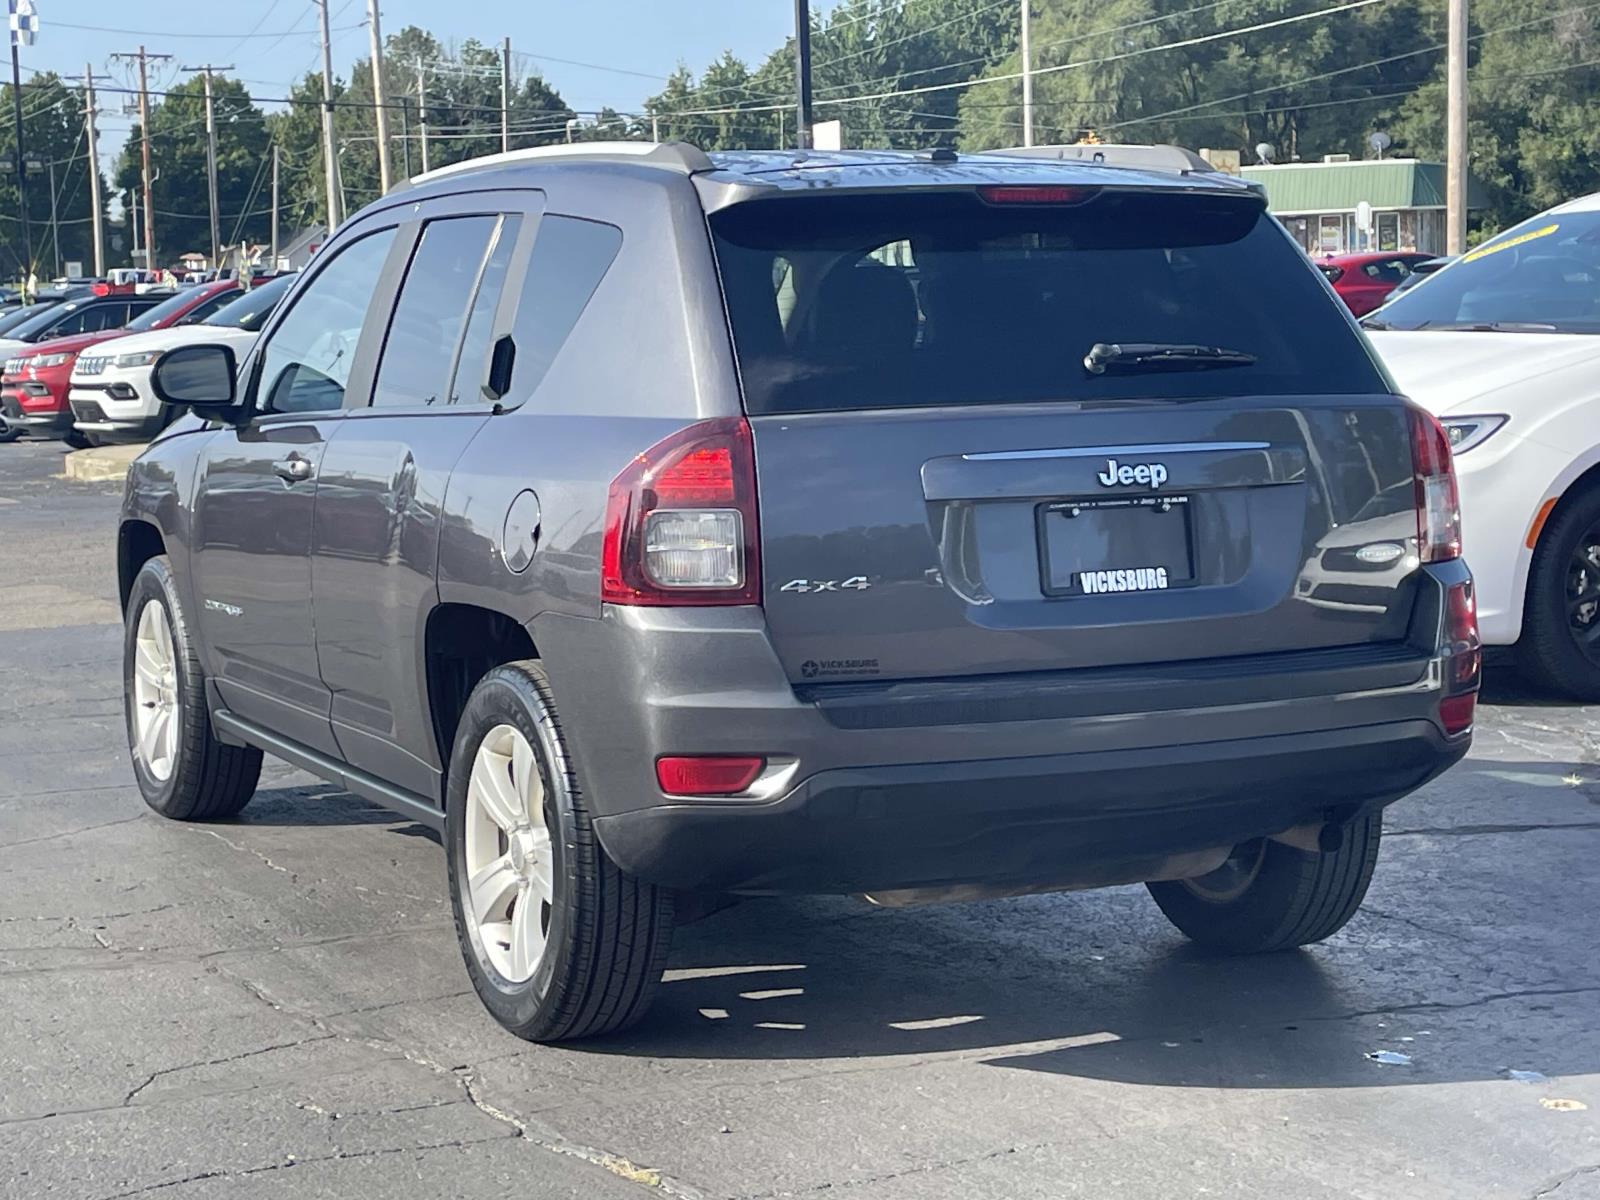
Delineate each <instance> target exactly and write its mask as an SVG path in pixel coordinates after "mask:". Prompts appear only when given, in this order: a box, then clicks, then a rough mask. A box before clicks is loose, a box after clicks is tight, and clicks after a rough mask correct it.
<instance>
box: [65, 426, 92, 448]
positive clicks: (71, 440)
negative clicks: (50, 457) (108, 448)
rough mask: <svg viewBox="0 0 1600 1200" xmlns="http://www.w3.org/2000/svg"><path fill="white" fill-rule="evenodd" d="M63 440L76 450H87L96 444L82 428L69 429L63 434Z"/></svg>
mask: <svg viewBox="0 0 1600 1200" xmlns="http://www.w3.org/2000/svg"><path fill="white" fill-rule="evenodd" d="M61 440H62V441H63V442H65V443H66V444H67V445H68V446H69V447H71V448H72V449H74V450H87V449H88V448H89V447H90V446H92V445H94V443H93V442H91V441H90V440H89V435H88V434H86V433H84V432H83V431H82V430H81V429H69V430H67V431H66V432H65V433H64V434H62V435H61Z"/></svg>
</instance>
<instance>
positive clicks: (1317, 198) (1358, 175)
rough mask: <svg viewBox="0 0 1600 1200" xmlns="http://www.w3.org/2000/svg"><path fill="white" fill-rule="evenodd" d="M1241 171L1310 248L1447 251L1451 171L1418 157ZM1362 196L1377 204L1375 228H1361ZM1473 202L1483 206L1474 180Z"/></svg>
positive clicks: (1341, 159)
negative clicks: (1446, 215)
mask: <svg viewBox="0 0 1600 1200" xmlns="http://www.w3.org/2000/svg"><path fill="white" fill-rule="evenodd" d="M1240 174H1241V175H1242V176H1243V177H1244V178H1246V179H1249V180H1252V181H1254V182H1257V183H1260V184H1261V185H1262V186H1263V187H1264V188H1266V190H1267V209H1268V211H1270V212H1271V213H1272V214H1273V216H1275V217H1277V218H1278V220H1280V221H1282V222H1283V224H1284V227H1285V228H1287V229H1288V230H1289V232H1290V233H1291V234H1293V235H1294V238H1295V240H1296V241H1297V242H1299V243H1300V245H1301V246H1302V247H1304V248H1305V251H1306V253H1307V254H1311V255H1316V256H1321V255H1324V254H1347V253H1355V252H1358V251H1363V250H1380V251H1387V250H1416V251H1420V252H1421V253H1424V254H1443V253H1444V252H1445V222H1444V211H1445V169H1444V164H1443V163H1433V162H1421V161H1419V160H1417V159H1414V158H1380V159H1366V160H1351V159H1349V158H1348V157H1345V156H1341V155H1330V156H1329V158H1328V159H1327V160H1324V161H1323V162H1311V163H1282V164H1274V165H1263V166H1257V167H1245V168H1243V169H1242V170H1241V171H1240ZM1362 201H1366V202H1367V203H1368V204H1370V205H1371V206H1372V212H1373V222H1372V229H1371V231H1370V233H1369V232H1364V231H1362V230H1361V229H1359V228H1357V226H1356V210H1357V207H1358V206H1359V205H1360V204H1361V202H1362ZM1468 207H1469V208H1480V207H1482V198H1481V196H1480V194H1479V192H1478V189H1477V187H1476V185H1475V184H1473V183H1469V187H1468Z"/></svg>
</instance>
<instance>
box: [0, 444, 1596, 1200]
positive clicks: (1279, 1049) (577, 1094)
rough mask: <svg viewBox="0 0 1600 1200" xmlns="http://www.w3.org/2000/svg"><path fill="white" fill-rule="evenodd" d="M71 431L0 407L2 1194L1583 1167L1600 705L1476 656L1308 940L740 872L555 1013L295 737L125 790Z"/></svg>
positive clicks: (1107, 1191) (1345, 1193)
mask: <svg viewBox="0 0 1600 1200" xmlns="http://www.w3.org/2000/svg"><path fill="white" fill-rule="evenodd" d="M61 458H62V450H61V448H60V447H59V446H57V445H52V444H26V443H24V444H19V445H13V446H0V715H3V719H0V1196H6V1197H17V1198H19V1200H20V1198H24V1197H26V1198H29V1200H32V1198H35V1197H55V1196H63V1197H85V1198H94V1200H110V1198H111V1197H127V1196H145V1195H150V1196H158V1197H161V1198H162V1200H189V1198H192V1197H211V1196H220V1197H230V1198H231V1197H280V1196H284V1197H287V1196H292V1197H295V1198H296V1200H309V1198H312V1197H323V1196H327V1197H340V1198H347V1197H351V1196H361V1197H389V1196H399V1197H472V1198H476V1197H504V1196H507V1195H513V1194H514V1195H518V1196H525V1197H532V1198H543V1197H567V1196H571V1197H597V1198H602V1200H604V1198H609V1197H619V1198H625V1197H630V1196H634V1197H647V1196H648V1195H649V1194H650V1193H651V1192H652V1191H653V1192H655V1193H657V1194H660V1195H667V1196H672V1197H741V1198H755V1197H777V1196H806V1197H821V1196H828V1197H835V1196H837V1197H852V1198H855V1197H865V1198H879V1197H881V1198H883V1200H911V1198H916V1200H945V1198H951V1200H954V1198H957V1197H960V1198H962V1200H972V1198H994V1200H1032V1198H1041V1200H1042V1198H1055V1197H1069V1196H1072V1197H1076V1196H1083V1197H1118V1198H1119V1200H1144V1198H1147V1197H1148V1198H1151V1200H1154V1198H1157V1197H1160V1198H1169V1197H1188V1196H1219V1197H1234V1198H1243V1197H1263V1198H1267V1197H1270V1198H1272V1200H1318V1198H1323V1197H1329V1198H1331V1197H1385V1198H1387V1197H1404V1198H1407V1200H1412V1198H1417V1200H1425V1198H1434V1197H1439V1198H1444V1197H1449V1198H1451V1200H1459V1198H1461V1197H1514V1198H1518V1200H1529V1198H1532V1197H1538V1196H1556V1197H1559V1200H1583V1198H1585V1197H1596V1196H1600V954H1597V953H1596V950H1597V946H1600V918H1597V911H1596V910H1597V906H1596V903H1595V896H1596V888H1595V883H1594V881H1595V878H1596V875H1597V873H1600V868H1597V865H1596V864H1597V862H1600V724H1597V716H1600V711H1597V710H1596V709H1595V708H1592V707H1591V708H1583V707H1579V706H1575V705H1570V704H1566V703H1560V702H1554V701H1550V700H1548V699H1544V698H1541V697H1539V696H1536V695H1533V694H1530V693H1528V692H1527V691H1526V689H1525V688H1524V687H1523V686H1522V685H1520V684H1519V683H1518V682H1517V681H1516V680H1515V678H1514V677H1512V676H1510V675H1509V674H1508V673H1507V672H1506V671H1505V670H1504V669H1501V670H1493V669H1491V672H1490V681H1489V682H1490V688H1489V693H1488V697H1489V700H1490V703H1488V704H1487V705H1486V706H1485V707H1484V708H1483V709H1482V710H1480V711H1481V718H1480V724H1479V729H1478V735H1477V743H1476V745H1475V747H1474V749H1473V752H1472V754H1471V756H1470V758H1469V759H1468V760H1467V761H1466V762H1465V763H1463V764H1462V765H1461V766H1459V767H1457V768H1456V769H1455V770H1453V771H1451V772H1450V773H1449V774H1447V775H1446V776H1444V777H1443V778H1442V779H1440V780H1438V781H1437V782H1435V783H1434V784H1432V785H1431V786H1429V787H1428V788H1426V789H1425V790H1424V791H1422V792H1420V793H1418V794H1417V795H1415V796H1413V797H1411V798H1409V799H1407V800H1405V801H1403V802H1402V803H1400V804H1399V805H1397V806H1395V807H1394V808H1392V809H1391V810H1390V811H1389V814H1388V822H1387V837H1386V839H1385V844H1384V848H1383V853H1382V856H1381V859H1380V862H1379V867H1378V873H1377V877H1376V880H1375V883H1374V885H1373V889H1372V892H1371V895H1370V897H1369V899H1368V903H1367V905H1366V907H1365V908H1364V909H1363V910H1362V911H1361V913H1360V914H1359V915H1358V916H1357V917H1356V919H1355V920H1354V921H1353V922H1352V923H1351V924H1350V925H1349V926H1348V927H1347V928H1346V929H1345V930H1344V931H1343V932H1341V933H1340V934H1338V935H1337V936H1335V937H1334V938H1332V939H1331V940H1329V941H1328V942H1326V943H1325V944H1323V945H1321V946H1318V947H1315V948H1312V949H1310V950H1307V951H1303V952H1293V953H1288V954H1280V955H1274V956H1270V957H1265V958H1257V959H1225V958H1215V957H1209V956H1207V955H1204V954H1201V953H1198V952H1196V951H1195V950H1194V949H1192V948H1191V947H1189V946H1188V945H1187V944H1186V943H1185V942H1184V941H1183V940H1182V939H1181V938H1180V937H1179V935H1178V934H1177V933H1176V932H1175V931H1173V930H1172V929H1171V928H1170V927H1169V926H1168V925H1167V923H1166V922H1165V920H1164V919H1163V918H1162V917H1161V915H1160V914H1159V913H1158V912H1157V910H1156V908H1155V906H1154V905H1153V904H1152V903H1151V902H1150V901H1149V900H1148V898H1147V897H1146V895H1145V893H1144V891H1143V889H1142V888H1119V889H1114V890H1110V891H1101V892H1087V893H1079V894H1070V895H1059V896H1043V897H1033V898H1028V899H1021V900H1010V901H997V902H990V903H982V904H970V905H960V906H950V907H942V908H924V909H914V910H902V911H887V910H878V909H872V908H868V907H866V906H864V905H861V904H858V903H856V902H854V901H850V900H845V899H817V900H770V901H759V902H750V903H746V904H743V905H740V906H737V907H735V908H732V909H728V910H725V911H723V912H720V913H717V914H716V915H714V916H712V917H709V918H708V919H706V920H704V921H701V922H699V923H697V924H694V925H692V926H690V927H688V928H685V929H683V930H682V931H681V932H680V934H679V936H678V938H677V941H676V943H675V945H674V950H673V953H672V959H671V963H670V967H671V970H670V972H669V974H668V977H667V983H666V984H665V986H664V987H663V989H662V993H661V998H660V1000H659V1002H658V1004H657V1006H656V1008H655V1010H654V1011H653V1013H652V1015H651V1016H650V1017H649V1018H648V1020H647V1022H646V1024H644V1025H643V1026H642V1027H640V1028H637V1029H635V1030H633V1031H631V1032H629V1033H627V1034H624V1035H622V1036H620V1037H617V1038H612V1039H608V1040H605V1041H601V1042H596V1043H586V1044H580V1045H575V1046H571V1047H562V1048H545V1047H536V1046H530V1045H527V1044H524V1043H522V1042H519V1041H517V1040H516V1039H514V1038H512V1037H511V1036H510V1035H509V1034H506V1033H504V1032H503V1031H502V1030H501V1029H500V1028H499V1027H498V1026H497V1025H495V1024H494V1022H493V1021H492V1020H491V1019H490V1018H489V1017H488V1016H487V1015H486V1014H485V1013H484V1012H483V1011H482V1010H481V1008H480V1007H479V1004H478V1002H477V999H476V998H475V997H474V996H473V995H472V993H471V992H470V990H469V987H468V984H467V979H466V974H465V972H464V970H463V968H462V965H461V962H460V956H459V953H458V951H457V948H456V943H455V938H454V935H453V933H452V930H451V926H450V911H449V905H448V903H447V900H446V896H445V889H444V861H443V855H442V853H441V851H440V848H439V845H438V843H437V841H436V840H435V838H434V837H433V836H432V835H431V834H429V833H427V832H426V831H425V830H423V829H422V828H421V827H419V826H417V825H415V824H412V823H410V822H407V821H404V820H401V819H397V818H395V817H394V816H392V815H390V814H388V813H386V812H384V811H382V810H380V809H377V808H375V807H373V806H371V805H369V804H367V803H366V802H365V801H362V800H359V799H357V798H354V797H352V796H349V795H346V794H342V793H339V792H337V791H336V790H335V789H333V788H330V787H329V786H327V785H324V784H321V783H318V782H317V781H315V780H313V779H311V778H310V777H309V776H307V775H305V774H303V773H299V772H296V771H294V770H291V769H290V768H288V767H286V766H283V765H281V764H274V765H270V766H269V768H268V770H267V772H266V774H265V775H264V777H263V780H262V786H261V791H260V793H259V794H258V797H257V799H256V800H255V802H254V803H252V805H251V806H250V807H249V808H248V809H247V810H246V811H245V813H244V814H243V815H242V817H241V818H240V819H238V820H235V821H230V822H226V823H218V824H210V825H188V826H185V825H179V824H175V823H171V822H167V821H163V820H161V819H160V818H158V817H156V816H155V815H154V814H152V813H150V812H149V811H148V810H147V809H146V808H145V806H144V804H143V803H142V802H141V800H140V798H139V795H138V792H137V791H136V789H135V788H134V785H133V780H132V775H131V773H130V769H129V766H128V762H127V753H126V749H125V743H124V735H123V728H122V710H121V698H120V692H121V685H120V668H119V656H120V643H121V634H120V627H119V624H118V614H117V606H116V584H115V564H114V552H113V545H114V523H115V516H116V508H117V495H118V492H117V489H116V488H115V487H114V486H111V485H83V484H74V483H68V482H66V481H64V480H62V479H59V478H57V477H56V476H57V475H58V474H59V472H60V471H61V469H62V468H61ZM1468 532H1469V537H1470V529H1469V531H1468ZM269 761H270V760H269ZM1375 1059H1388V1060H1389V1061H1387V1062H1384V1061H1375Z"/></svg>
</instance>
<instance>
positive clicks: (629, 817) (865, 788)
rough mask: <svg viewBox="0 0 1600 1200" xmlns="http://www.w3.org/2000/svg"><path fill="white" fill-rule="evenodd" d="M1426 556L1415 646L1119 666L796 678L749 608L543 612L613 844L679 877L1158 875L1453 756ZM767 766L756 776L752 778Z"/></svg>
mask: <svg viewBox="0 0 1600 1200" xmlns="http://www.w3.org/2000/svg"><path fill="white" fill-rule="evenodd" d="M1467 578H1468V575H1467V572H1466V569H1465V567H1463V566H1462V565H1461V564H1460V563H1448V564H1442V565H1439V566H1434V567H1429V568H1427V570H1426V571H1425V572H1424V573H1423V575H1422V578H1421V582H1420V583H1419V587H1418V599H1417V605H1416V610H1415V615H1414V619H1413V628H1412V635H1411V637H1410V639H1409V640H1408V641H1406V642H1404V643H1392V644H1374V645H1356V646H1351V647H1347V648H1344V649H1341V650H1333V651H1316V652H1309V653H1301V654H1275V655H1260V656H1253V657H1248V658H1238V659H1219V660H1197V661H1194V662H1190V663H1159V664H1151V665H1144V666H1137V667H1127V668H1114V669H1107V670H1095V671H1085V670H1072V671H1046V672H1037V673H1033V674H1030V675H1002V676H989V677H969V678H963V679H953V680H952V679H946V680H922V681H916V680H908V681H902V682H894V683H878V682H876V681H862V682H859V683H838V684H824V685H813V686H807V685H800V686H796V685H794V684H792V683H791V681H790V680H789V678H788V677H787V675H786V674H785V672H784V669H783V667H782V665H781V663H780V662H779V659H778V656H777V654H776V652H775V650H774V648H773V645H772V643H771V640H770V638H769V636H768V634H767V630H766V625H765V620H764V618H763V614H762V611H761V610H760V609H758V608H726V609H699V610H689V609H644V608H633V609H623V608H607V609H606V610H604V613H603V616H602V618H601V619H599V620H594V619H587V618H580V617H572V616H555V615H547V616H544V617H541V618H538V619H536V620H535V621H534V622H533V623H532V634H533V640H534V643H535V645H537V646H538V647H539V653H540V656H541V658H542V659H543V660H544V664H545V667H546V669H547V670H548V671H549V673H550V676H551V681H552V684H553V688H554V692H555V697H556V701H557V704H558V706H559V708H560V710H561V712H562V715H563V727H564V730H565V733H566V737H567V739H568V741H569V743H570V746H571V749H572V752H573V757H574V760H575V763H576V766H577V770H578V774H579V777H580V779H581V781H582V784H583V787H584V791H585V793H586V796H587V802H588V804H589V807H590V809H591V811H592V812H593V813H594V814H595V828H596V831H597V833H598V835H599V837H600V840H601V842H602V844H603V845H604V846H605V848H606V850H607V852H608V853H609V854H610V855H611V857H612V858H613V859H614V860H615V861H616V862H617V864H618V865H619V866H621V867H622V868H623V869H624V870H627V871H629V872H630V873H632V874H635V875H637V876H639V877H641V878H645V879H648V880H651V881H654V882H658V883H661V884H664V885H669V886H673V887H680V888H692V889H699V888H703V889H714V890H724V891H743V892H855V891H881V890H890V889H900V888H917V887H942V886H953V885H960V884H982V885H987V886H990V887H999V888H1014V889H1018V890H1022V889H1026V888H1030V887H1049V886H1052V885H1054V886H1068V885H1073V886H1080V885H1083V884H1084V883H1085V881H1088V882H1096V883H1113V882H1126V881H1129V880H1133V879H1139V878H1151V877H1153V876H1152V875H1151V874H1141V872H1145V871H1153V870H1154V869H1156V865H1157V864H1159V862H1160V861H1161V860H1163V859H1166V858H1168V857H1170V856H1172V855H1175V854H1182V853H1189V852H1194V851H1200V850H1207V849H1212V848H1215V847H1219V846H1230V845H1233V844H1235V843H1237V842H1240V841H1245V840H1248V839H1250V838H1253V837H1258V836H1262V835H1264V834H1270V833H1279V832H1282V831H1284V830H1287V829H1290V828H1294V827H1296V826H1299V825H1303V824H1309V823H1312V822H1318V821H1323V820H1327V819H1339V818H1341V817H1344V816H1348V815H1349V814H1351V813H1353V812H1356V811H1360V810H1361V809H1364V808H1368V807H1371V806H1374V805H1383V804H1388V803H1391V802H1393V801H1395V800H1398V799H1399V798H1400V797H1402V796H1403V795H1405V794H1406V793H1407V792H1408V791H1410V790H1412V789H1413V788H1416V787H1418V786H1420V785H1421V784H1423V783H1425V782H1426V781H1427V780H1429V779H1431V778H1432V777H1433V776H1434V775H1436V774H1438V773H1439V772H1440V771H1443V770H1444V769H1445V768H1447V767H1448V766H1450V765H1451V764H1452V763H1454V762H1455V761H1456V760H1457V759H1459V758H1460V757H1461V756H1462V755H1463V754H1464V753H1465V752H1466V749H1467V746H1468V744H1469V742H1470V734H1468V735H1461V736H1457V737H1447V736H1446V735H1445V733H1444V730H1443V728H1442V726H1441V724H1440V722H1439V717H1438V708H1439V702H1440V700H1441V698H1442V697H1443V695H1444V689H1443V685H1442V681H1443V680H1446V679H1450V678H1452V675H1451V671H1450V666H1451V660H1450V659H1449V657H1448V655H1447V654H1446V653H1444V652H1443V651H1442V650H1441V649H1440V646H1441V645H1442V642H1443V639H1442V636H1441V633H1440V615H1439V607H1440V602H1441V598H1442V595H1443V590H1444V588H1445V586H1447V585H1448V584H1450V583H1454V582H1460V581H1464V580H1465V579H1467ZM682 754H689V755H694V754H711V755H716V754H744V755H754V754H759V755H764V756H766V757H767V758H768V760H769V763H771V762H781V763H784V764H792V766H786V768H785V769H784V770H783V771H781V772H778V773H777V775H776V776H775V777H773V786H772V789H771V790H761V791H760V794H755V792H754V791H753V792H752V793H747V794H745V795H743V796H740V797H734V798H729V799H721V800H699V799H695V800H689V799H685V798H682V797H672V796H667V795H664V794H663V793H662V792H661V791H660V789H659V787H658V785H657V782H656V779H655V772H654V763H655V760H656V758H658V757H659V756H662V755H682ZM762 786H763V785H762V783H761V781H758V785H757V789H756V790H760V789H761V787H762Z"/></svg>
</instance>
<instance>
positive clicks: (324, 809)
mask: <svg viewBox="0 0 1600 1200" xmlns="http://www.w3.org/2000/svg"><path fill="white" fill-rule="evenodd" d="M229 824H234V825H303V826H308V827H310V826H321V825H392V826H394V828H393V829H392V830H391V831H390V832H391V833H397V834H400V835H401V836H402V837H422V838H427V839H429V840H431V841H434V842H439V841H440V837H439V835H438V834H437V833H436V832H434V831H433V830H432V829H429V828H428V827H427V826H426V825H423V824H420V823H418V822H415V821H407V820H406V819H405V818H404V817H399V816H396V815H395V814H394V813H393V812H391V811H390V810H388V809H387V808H380V807H378V806H377V805H376V804H373V803H372V802H371V801H368V800H363V799H362V798H361V797H360V796H357V795H354V794H352V793H350V792H347V791H345V790H343V789H342V788H340V787H338V786H336V785H335V784H331V783H324V784H311V785H309V786H306V787H279V788H271V787H268V788H261V789H260V790H259V791H257V792H256V794H255V796H254V797H253V798H252V799H251V801H250V807H249V808H247V809H246V810H245V811H244V812H243V813H241V814H240V816H239V818H238V819H237V820H236V821H231V822H229Z"/></svg>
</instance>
